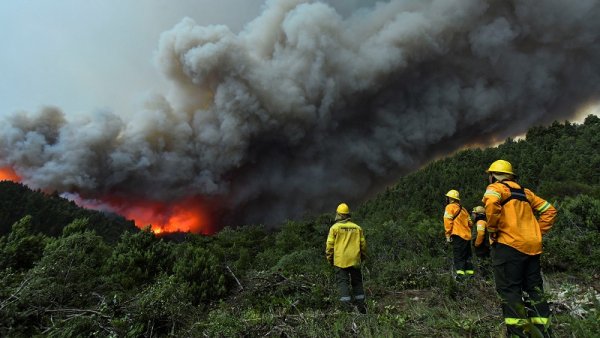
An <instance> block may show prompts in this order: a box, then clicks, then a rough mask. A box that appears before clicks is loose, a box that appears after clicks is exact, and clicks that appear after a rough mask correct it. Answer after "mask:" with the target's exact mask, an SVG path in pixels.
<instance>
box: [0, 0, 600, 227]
mask: <svg viewBox="0 0 600 338" xmlns="http://www.w3.org/2000/svg"><path fill="white" fill-rule="evenodd" d="M354 3H357V2H354ZM599 17H600V1H598V0H579V1H560V0H544V1H517V0H513V1H492V0H488V1H483V0H430V1H410V0H398V1H389V2H386V3H376V4H373V5H372V6H371V7H369V8H361V9H357V10H355V11H352V12H351V13H346V14H343V13H338V12H337V11H336V9H334V8H333V7H332V6H330V5H328V4H326V3H323V2H318V1H307V0H277V1H275V0H271V1H267V2H266V4H265V6H264V10H263V12H262V14H261V15H260V16H259V17H257V18H256V19H255V20H253V21H251V22H250V23H249V24H247V25H246V26H245V28H244V29H243V30H242V31H241V32H239V33H234V32H232V31H231V30H230V29H229V28H228V27H226V26H200V25H198V24H196V23H195V22H194V21H193V20H191V19H188V18H186V19H183V20H182V21H181V22H180V23H179V24H177V25H176V26H175V27H174V28H172V29H171V30H170V31H167V32H165V33H163V34H162V36H161V38H160V41H159V46H158V50H157V53H156V55H155V57H156V64H157V67H158V69H159V71H160V72H161V73H162V74H163V75H164V76H165V77H166V79H167V80H168V81H169V83H170V84H171V90H170V92H168V93H165V94H164V95H162V96H161V95H156V96H154V97H152V98H150V99H148V100H147V102H145V106H144V108H143V109H140V110H139V111H138V112H135V113H134V114H128V115H127V116H122V117H120V116H118V115H116V114H115V113H111V112H98V113H95V114H93V115H91V116H86V117H77V118H69V117H68V116H66V115H65V114H64V113H63V112H61V111H60V110H59V109H56V108H47V109H43V110H42V111H40V112H38V113H35V114H30V113H26V112H19V113H15V114H13V115H11V116H9V117H7V118H6V120H5V121H3V122H2V124H1V125H0V131H1V133H0V167H2V166H6V167H11V168H13V169H14V170H15V171H16V173H17V174H18V175H19V176H20V177H21V178H22V180H23V181H24V182H26V183H28V184H30V185H31V186H33V187H39V188H42V189H47V190H57V191H61V192H72V193H77V194H79V195H81V196H83V197H85V198H90V199H100V200H102V199H103V197H105V196H119V198H120V200H127V199H128V198H130V199H132V200H135V199H145V200H153V201H162V202H165V203H169V202H170V201H176V200H182V199H186V198H188V197H190V196H200V197H201V199H202V200H203V201H210V205H211V208H212V209H213V210H212V211H213V213H216V214H218V217H219V219H220V220H221V222H222V223H224V224H232V223H255V222H264V223H267V224H276V223H277V222H279V221H281V220H283V219H285V218H297V217H300V216H302V215H303V214H304V213H305V212H309V211H310V212H311V213H314V212H321V211H331V210H334V208H335V206H336V205H337V204H338V203H339V202H341V201H346V202H349V203H352V204H351V206H352V205H353V204H355V203H357V202H359V201H361V200H362V199H364V198H365V196H367V195H368V194H369V193H371V192H374V191H377V190H379V189H381V188H382V187H383V186H384V185H386V184H389V183H390V182H391V181H392V180H393V179H395V178H397V177H398V176H399V175H401V174H403V173H406V172H407V171H410V170H412V169H414V168H416V167H418V166H420V165H422V164H423V163H425V162H426V161H427V160H429V159H431V158H432V157H433V156H435V155H438V154H443V153H447V152H449V151H453V150H456V149H458V148H459V147H461V146H463V145H465V144H470V143H473V142H480V143H490V142H493V141H494V140H498V139H503V138H505V137H506V136H511V135H518V134H520V133H522V132H524V131H525V130H526V129H527V128H528V127H530V126H532V125H535V124H540V123H547V122H551V121H553V120H555V119H564V118H568V117H571V116H573V114H574V113H575V112H576V111H577V109H578V108H579V107H581V106H583V105H585V104H589V103H590V102H594V101H596V100H598V95H599V94H600V61H599V60H600V43H599V42H600V41H599V36H600V20H598V18H599Z"/></svg>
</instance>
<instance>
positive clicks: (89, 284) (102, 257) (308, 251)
mask: <svg viewBox="0 0 600 338" xmlns="http://www.w3.org/2000/svg"><path fill="white" fill-rule="evenodd" d="M599 149H600V118H599V117H597V116H594V115H590V116H588V117H587V118H586V119H585V121H584V122H583V123H581V124H577V123H570V122H566V121H565V122H554V123H553V124H552V125H550V126H547V127H534V128H531V129H530V130H529V131H528V132H527V134H526V135H525V136H524V137H523V138H519V139H518V140H517V139H507V140H505V141H504V142H503V143H502V144H499V145H498V146H496V147H489V148H485V149H482V148H476V147H474V148H469V149H464V150H461V151H458V152H457V153H455V154H452V155H449V156H447V157H445V158H441V159H438V160H436V161H433V162H431V163H429V164H427V165H426V166H424V167H423V168H421V169H420V170H417V171H415V172H413V173H410V174H408V175H406V176H403V177H402V178H400V179H399V180H398V181H397V182H395V183H394V184H393V185H391V186H389V187H388V188H387V189H386V190H385V191H383V192H381V193H380V194H378V195H376V196H374V197H373V198H371V199H369V200H367V201H365V202H364V203H362V204H361V205H356V206H352V205H351V206H350V207H351V209H352V219H353V221H354V222H356V223H357V224H359V225H360V226H361V227H362V228H363V229H364V232H365V237H366V240H367V246H368V258H367V259H366V261H365V262H364V264H363V277H364V284H365V289H366V293H367V309H368V313H367V314H366V315H363V314H360V313H358V312H348V311H343V310H342V309H340V308H339V307H338V303H337V294H336V292H337V291H336V285H335V281H334V273H333V269H332V268H331V266H330V265H329V264H328V263H327V261H326V259H325V253H324V250H325V240H326V237H327V233H328V230H329V227H330V226H331V225H332V221H333V217H334V210H332V211H331V213H326V214H321V215H307V216H306V217H305V218H304V219H299V220H288V221H286V222H284V223H283V224H281V225H280V226H278V227H276V228H274V229H273V228H267V227H265V226H263V225H243V226H236V227H225V228H224V229H222V230H221V231H219V232H218V233H217V234H215V235H212V236H202V235H196V234H185V235H182V236H177V240H173V239H171V238H169V237H168V236H167V237H159V236H157V235H155V234H154V233H152V232H151V231H150V229H149V228H146V229H142V230H139V229H137V228H136V227H135V226H134V225H133V222H131V221H128V220H125V219H123V218H122V217H120V216H117V215H110V214H104V213H102V212H98V211H90V210H85V209H81V208H79V207H77V206H76V205H75V204H74V203H72V202H69V201H67V200H65V199H63V198H62V197H60V196H59V195H58V194H50V195H48V194H45V193H43V192H41V191H34V190H31V189H29V188H28V187H26V186H24V185H22V184H19V183H13V182H8V181H3V182H0V235H1V236H2V237H0V336H3V337H23V336H28V337H29V336H44V337H46V336H47V337H81V336H101V337H164V336H174V337H236V336H248V337H258V336H271V337H272V336H276V337H348V336H351V337H352V336H354V337H497V336H502V335H503V334H504V333H503V332H504V331H503V330H504V324H503V318H502V314H501V310H500V301H499V299H498V298H497V295H496V291H495V289H494V282H493V278H492V277H491V276H490V274H489V271H487V273H486V268H485V266H482V265H480V263H481V262H477V265H476V275H475V277H474V278H472V279H471V280H469V281H468V282H457V281H456V280H455V279H454V278H453V276H452V268H451V261H452V260H451V257H452V254H451V253H452V251H451V247H450V246H448V245H447V243H446V242H445V238H444V228H443V223H442V222H443V221H442V216H443V213H444V204H445V197H444V195H445V193H446V192H447V191H448V190H450V189H457V190H459V191H460V192H461V196H462V200H461V202H462V203H463V205H464V206H465V207H466V208H468V209H472V208H473V207H474V206H476V205H479V204H480V203H481V202H480V201H481V197H482V195H483V192H484V191H485V188H486V185H487V180H486V177H487V176H486V174H485V169H487V167H488V166H489V164H490V163H491V162H493V161H494V160H497V159H505V160H508V161H510V162H511V163H512V164H513V166H514V168H515V171H516V173H517V174H518V175H519V177H518V180H519V182H520V183H521V184H522V185H523V186H525V187H527V188H529V189H531V190H533V191H534V192H535V193H536V194H537V195H539V196H541V197H543V198H545V199H547V200H548V201H549V202H551V203H552V204H553V205H554V206H555V207H556V208H557V210H558V218H557V221H556V223H555V224H554V226H553V228H552V229H551V231H550V232H549V233H548V234H547V235H546V236H545V238H544V253H543V254H542V269H543V273H544V279H545V283H544V284H545V292H546V296H547V298H548V300H549V302H550V304H551V309H552V313H553V315H552V316H553V317H552V327H553V330H554V333H555V335H556V336H557V337H592V336H597V334H598V332H600V311H599V310H600V151H599Z"/></svg>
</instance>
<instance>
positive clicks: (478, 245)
mask: <svg viewBox="0 0 600 338" xmlns="http://www.w3.org/2000/svg"><path fill="white" fill-rule="evenodd" d="M471 215H472V216H473V221H474V222H475V226H476V235H475V239H474V240H473V247H474V251H475V256H477V258H478V261H479V265H478V268H479V269H478V270H479V271H480V273H481V275H482V276H484V277H485V276H487V275H488V274H489V271H490V270H489V268H490V266H489V265H490V262H489V258H490V239H489V234H488V232H487V221H486V218H485V208H484V207H482V206H480V205H478V206H476V207H475V208H473V210H472V211H471Z"/></svg>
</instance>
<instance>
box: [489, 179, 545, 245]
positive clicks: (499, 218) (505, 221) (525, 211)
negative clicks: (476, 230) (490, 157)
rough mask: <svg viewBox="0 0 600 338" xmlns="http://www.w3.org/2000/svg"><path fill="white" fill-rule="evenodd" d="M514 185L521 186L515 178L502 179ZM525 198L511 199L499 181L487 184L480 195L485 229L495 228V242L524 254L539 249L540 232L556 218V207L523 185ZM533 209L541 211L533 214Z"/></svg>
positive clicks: (540, 241) (508, 190) (506, 189)
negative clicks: (485, 224) (483, 192)
mask: <svg viewBox="0 0 600 338" xmlns="http://www.w3.org/2000/svg"><path fill="white" fill-rule="evenodd" d="M503 183H506V184H508V185H509V186H510V187H511V188H513V189H515V188H516V189H520V188H521V186H520V185H519V184H518V183H517V182H514V181H503ZM524 192H525V197H526V198H527V201H528V202H525V201H521V200H518V199H513V200H510V201H508V202H506V204H504V205H502V202H504V201H506V200H507V199H508V198H509V197H511V192H510V189H509V188H508V187H506V186H505V185H503V184H502V183H500V182H495V183H492V184H490V185H488V187H487V189H486V192H485V194H484V195H483V200H482V201H483V203H484V204H485V213H486V216H487V222H488V231H489V232H497V233H498V234H497V239H496V240H497V241H498V243H503V244H506V245H508V246H510V247H513V248H515V249H517V250H519V251H520V252H522V253H524V254H527V255H538V254H540V253H542V235H543V234H545V233H546V232H548V230H550V228H551V227H552V224H554V221H555V219H556V209H555V208H554V207H553V206H552V205H551V204H550V203H548V202H547V201H545V200H544V199H542V198H540V197H538V196H536V195H535V194H534V193H533V192H532V191H531V190H529V189H524ZM533 210H536V211H537V212H539V213H540V216H539V219H536V218H535V215H534V213H533Z"/></svg>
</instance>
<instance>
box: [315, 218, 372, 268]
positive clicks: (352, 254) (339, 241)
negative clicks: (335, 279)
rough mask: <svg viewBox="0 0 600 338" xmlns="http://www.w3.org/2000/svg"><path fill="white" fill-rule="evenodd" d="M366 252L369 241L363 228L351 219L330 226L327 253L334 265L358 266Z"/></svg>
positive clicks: (344, 266)
mask: <svg viewBox="0 0 600 338" xmlns="http://www.w3.org/2000/svg"><path fill="white" fill-rule="evenodd" d="M366 253H367V242H366V241H365V236H364V234H363V230H362V228H361V227H360V226H358V225H356V224H354V223H352V222H351V221H350V219H345V220H340V221H338V222H337V223H335V224H334V225H332V226H331V228H329V236H327V244H326V248H325V254H326V255H327V260H328V261H329V262H330V263H332V264H333V265H334V266H337V267H340V268H347V267H350V266H358V265H360V261H361V258H363V259H364V257H365V256H366Z"/></svg>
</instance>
